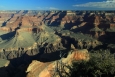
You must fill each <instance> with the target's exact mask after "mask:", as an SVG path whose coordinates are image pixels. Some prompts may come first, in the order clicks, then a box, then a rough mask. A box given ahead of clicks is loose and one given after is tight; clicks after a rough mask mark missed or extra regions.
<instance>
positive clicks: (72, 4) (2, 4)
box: [0, 0, 115, 10]
mask: <svg viewBox="0 0 115 77" xmlns="http://www.w3.org/2000/svg"><path fill="white" fill-rule="evenodd" d="M114 9H115V0H0V10H114Z"/></svg>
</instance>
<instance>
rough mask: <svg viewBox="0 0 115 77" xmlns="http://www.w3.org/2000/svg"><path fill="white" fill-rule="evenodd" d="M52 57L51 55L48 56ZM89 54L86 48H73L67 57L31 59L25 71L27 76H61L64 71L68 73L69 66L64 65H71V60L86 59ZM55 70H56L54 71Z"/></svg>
mask: <svg viewBox="0 0 115 77" xmlns="http://www.w3.org/2000/svg"><path fill="white" fill-rule="evenodd" d="M50 58H52V57H50ZM88 59H89V54H88V51H87V50H86V49H84V50H73V52H72V53H69V55H68V56H67V58H62V59H60V60H58V61H54V62H45V63H43V62H39V61H36V60H34V61H32V63H31V64H30V65H29V67H28V69H27V71H26V72H28V74H27V77H52V76H53V75H60V76H63V74H64V72H66V73H68V72H69V68H68V67H66V66H68V65H69V66H71V62H72V61H73V60H88ZM56 70H57V71H56Z"/></svg>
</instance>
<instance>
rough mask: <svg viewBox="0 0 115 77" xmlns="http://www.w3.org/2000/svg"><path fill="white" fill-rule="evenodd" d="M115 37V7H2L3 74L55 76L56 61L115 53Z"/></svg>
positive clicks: (0, 55) (0, 46)
mask: <svg viewBox="0 0 115 77" xmlns="http://www.w3.org/2000/svg"><path fill="white" fill-rule="evenodd" d="M114 39H115V11H74V10H73V11H64V10H52V11H39V10H12V11H11V10H10V11H0V67H1V68H0V76H4V77H52V76H51V75H52V74H51V73H49V72H48V69H49V70H53V69H54V68H55V67H56V63H57V64H58V65H59V67H60V66H61V65H60V63H59V62H62V63H64V64H67V65H71V62H72V61H73V60H82V59H83V60H88V59H89V56H88V52H91V51H94V50H110V51H111V53H115V52H114V51H115V40H114ZM60 55H61V56H60ZM1 62H2V64H1ZM65 66H66V65H63V68H64V69H66V70H67V68H66V67H65ZM1 70H3V71H1ZM60 71H61V70H60ZM2 72H4V73H2ZM65 72H68V71H65ZM44 73H46V74H44Z"/></svg>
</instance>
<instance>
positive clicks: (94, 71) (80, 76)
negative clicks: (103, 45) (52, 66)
mask: <svg viewBox="0 0 115 77" xmlns="http://www.w3.org/2000/svg"><path fill="white" fill-rule="evenodd" d="M70 74H71V77H114V76H115V57H114V54H111V53H110V51H106V50H105V51H101V52H99V51H96V52H93V53H90V60H89V61H74V62H73V64H72V68H71V71H70Z"/></svg>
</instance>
